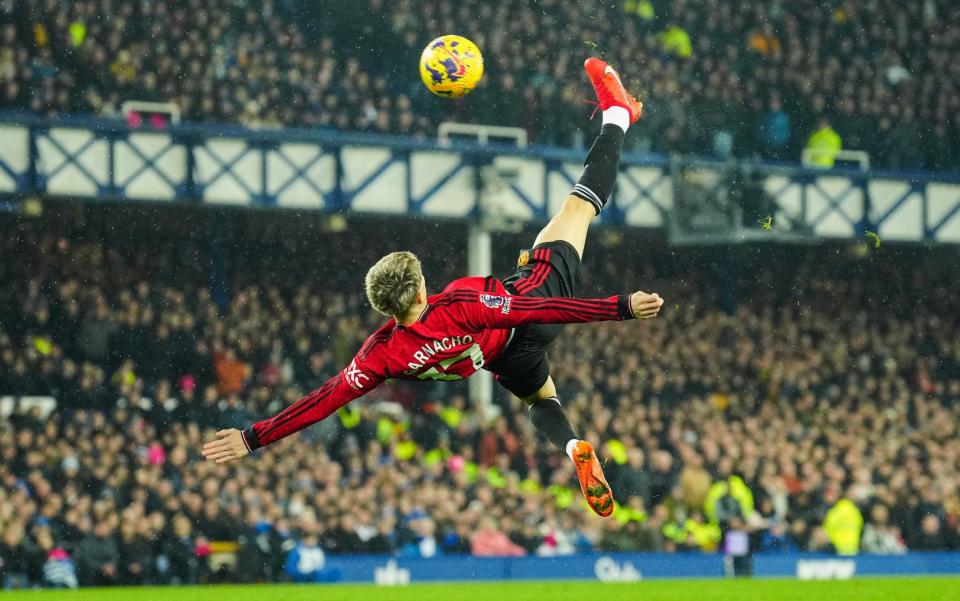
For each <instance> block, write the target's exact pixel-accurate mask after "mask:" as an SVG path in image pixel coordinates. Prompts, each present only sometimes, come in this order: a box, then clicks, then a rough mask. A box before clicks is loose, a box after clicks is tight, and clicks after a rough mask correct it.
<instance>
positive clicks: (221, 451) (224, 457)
mask: <svg viewBox="0 0 960 601" xmlns="http://www.w3.org/2000/svg"><path fill="white" fill-rule="evenodd" d="M249 454H250V451H248V450H247V445H246V444H244V442H243V435H242V434H240V430H237V429H236V428H230V429H229V430H220V431H219V432H217V440H211V441H210V442H208V443H207V444H205V445H203V456H204V457H206V458H207V459H212V460H214V461H216V462H217V463H227V462H228V461H235V460H237V459H240V458H241V457H246V456H247V455H249Z"/></svg>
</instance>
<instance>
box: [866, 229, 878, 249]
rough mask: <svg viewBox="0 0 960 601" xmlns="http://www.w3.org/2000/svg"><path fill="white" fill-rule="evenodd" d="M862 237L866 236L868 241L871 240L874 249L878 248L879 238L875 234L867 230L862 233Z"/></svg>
mask: <svg viewBox="0 0 960 601" xmlns="http://www.w3.org/2000/svg"><path fill="white" fill-rule="evenodd" d="M863 235H864V236H866V237H867V238H868V239H870V240H873V247H874V248H880V236H878V235H877V233H876V232H871V231H869V230H868V231H866V232H864V234H863Z"/></svg>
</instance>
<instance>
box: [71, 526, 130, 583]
mask: <svg viewBox="0 0 960 601" xmlns="http://www.w3.org/2000/svg"><path fill="white" fill-rule="evenodd" d="M77 561H78V566H77V568H78V570H77V572H78V574H79V577H80V583H81V584H84V585H87V586H90V585H92V586H107V585H111V584H117V583H118V582H119V579H120V550H119V549H118V548H117V543H116V541H115V540H114V538H113V527H112V526H111V525H110V522H108V521H106V520H101V521H99V522H97V524H96V526H94V529H93V532H91V533H89V534H87V536H86V537H84V538H83V540H81V541H80V543H79V544H78V545H77Z"/></svg>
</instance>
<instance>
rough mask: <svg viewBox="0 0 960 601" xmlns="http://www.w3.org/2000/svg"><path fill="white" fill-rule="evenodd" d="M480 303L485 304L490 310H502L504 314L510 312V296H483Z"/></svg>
mask: <svg viewBox="0 0 960 601" xmlns="http://www.w3.org/2000/svg"><path fill="white" fill-rule="evenodd" d="M480 302H481V303H483V304H484V306H486V307H487V308H488V309H500V312H501V313H504V314H506V313H509V312H510V297H508V296H496V295H493V294H481V295H480Z"/></svg>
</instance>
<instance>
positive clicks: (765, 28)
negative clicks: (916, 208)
mask: <svg viewBox="0 0 960 601" xmlns="http://www.w3.org/2000/svg"><path fill="white" fill-rule="evenodd" d="M285 4H286V3H285V2H280V3H275V2H272V1H267V2H264V3H262V4H260V5H257V7H249V6H237V5H235V3H232V2H229V1H228V0H210V1H209V2H207V3H205V4H204V6H203V7H202V8H201V9H195V7H193V6H192V5H189V4H188V3H176V4H173V5H167V4H156V3H133V2H119V3H115V5H114V4H109V5H104V4H98V3H96V2H93V1H92V0H77V1H75V2H71V3H70V4H69V5H60V4H56V3H37V2H31V3H30V7H31V8H30V9H29V10H15V11H12V12H9V13H4V14H2V15H0V108H12V109H15V110H25V111H30V112H33V113H35V114H37V115H40V116H54V115H58V114H60V115H63V114H90V113H94V114H98V115H101V116H106V117H117V116H118V112H119V107H120V105H121V104H122V102H123V101H124V100H131V99H146V98H149V99H157V100H161V101H165V102H171V103H174V104H176V105H177V106H178V108H179V109H180V111H181V112H182V114H183V115H184V117H185V118H186V119H188V120H190V121H228V122H232V123H243V124H246V125H248V126H252V127H273V126H279V125H299V126H305V127H310V128H320V129H330V130H337V129H340V130H362V131H370V132H393V133H404V134H407V135H413V136H417V137H424V136H427V135H432V134H433V133H434V131H435V127H436V124H437V123H439V122H442V121H444V120H448V119H456V120H464V119H467V120H478V121H481V122H489V123H494V124H497V125H507V126H514V127H524V128H526V129H527V130H528V131H530V132H532V133H533V134H534V136H535V139H536V141H538V142H544V143H554V144H560V145H564V146H569V145H581V144H583V140H584V136H583V130H584V128H586V127H587V114H586V111H584V110H583V108H584V107H583V105H582V102H581V100H582V98H581V97H582V95H581V94H579V93H578V92H577V90H578V84H577V83H576V82H579V81H581V79H580V78H581V74H580V72H579V65H580V64H581V63H582V59H583V58H585V57H586V55H587V54H594V53H599V52H603V53H604V54H605V56H606V57H607V58H608V59H609V60H610V61H611V62H612V63H613V64H615V65H617V66H618V67H620V68H621V70H622V74H623V75H624V77H625V79H626V80H627V81H628V82H632V81H633V80H635V79H636V80H639V81H641V82H642V83H643V92H644V96H645V100H648V102H647V105H648V107H649V115H648V117H647V118H648V119H649V120H650V121H651V122H656V121H659V123H656V124H655V126H653V127H651V132H650V133H649V134H648V135H646V136H638V137H637V140H638V141H640V140H643V139H646V140H647V141H648V143H649V144H650V145H651V146H653V149H655V150H663V151H693V152H696V153H698V154H706V153H707V152H708V150H709V148H710V147H711V146H712V144H710V143H706V144H705V143H704V137H705V136H704V134H705V132H704V131H703V128H702V127H700V124H702V123H704V122H709V121H711V120H712V119H714V118H715V115H716V111H715V108H714V107H715V102H714V101H713V100H711V98H710V97H711V95H713V94H716V93H719V95H720V97H721V98H723V99H724V100H725V101H727V102H730V103H731V104H732V105H733V107H735V108H736V110H730V111H725V112H724V113H723V114H724V116H725V117H726V120H727V123H728V124H729V127H728V128H721V129H716V128H712V129H711V131H712V132H723V133H731V134H733V136H732V137H733V138H734V140H735V141H736V143H735V144H733V145H732V146H731V148H732V149H733V150H734V151H735V152H737V153H739V154H741V155H752V154H755V153H759V154H760V155H761V156H768V157H777V156H778V157H779V158H783V159H790V160H796V159H799V152H797V151H799V148H787V149H786V150H784V148H783V147H782V146H776V147H775V148H771V147H769V146H767V145H766V143H767V141H766V140H765V139H764V138H763V137H761V136H753V138H755V139H754V140H752V141H751V140H749V139H748V138H749V136H738V135H736V134H735V133H734V132H732V131H731V130H732V129H735V128H737V127H738V125H739V123H740V122H741V119H739V118H738V116H737V113H746V112H747V111H754V110H756V112H758V113H759V112H760V109H764V108H767V107H765V106H764V105H763V104H761V105H760V106H758V107H756V108H754V107H752V106H751V101H752V99H756V98H765V97H767V96H768V95H769V96H777V97H779V98H781V99H787V100H786V101H784V103H783V104H784V105H785V106H784V107H783V111H784V113H785V114H786V115H787V116H788V118H789V121H790V124H791V126H790V129H791V130H792V131H796V132H804V133H806V132H808V131H811V130H812V129H813V127H814V123H813V119H812V118H811V116H815V115H818V114H820V113H824V114H827V115H830V116H832V117H834V118H836V119H838V128H837V129H838V131H839V133H840V135H842V136H843V138H844V140H845V141H846V142H847V144H846V145H847V146H848V147H850V148H852V149H857V150H860V149H869V150H870V152H871V154H872V158H874V159H875V160H874V162H875V163H877V162H879V163H880V164H887V165H893V166H897V167H901V168H912V167H913V166H915V165H917V164H920V163H922V164H923V166H924V167H928V168H930V167H939V166H940V165H942V164H944V163H946V165H947V166H948V168H950V169H954V170H955V169H957V167H958V166H957V163H956V157H957V137H956V136H951V131H955V130H956V128H957V125H958V124H957V118H956V113H957V112H956V111H955V110H951V108H950V107H955V106H957V103H958V99H960V89H958V88H957V86H955V85H952V82H953V80H954V79H955V77H951V75H952V72H951V71H950V68H951V65H952V61H951V60H950V58H951V57H953V56H955V55H956V53H957V50H958V46H957V45H958V43H960V42H958V39H960V37H958V35H957V31H960V20H958V17H957V15H956V13H955V12H954V11H952V10H950V9H949V8H948V7H947V6H946V5H943V3H939V4H938V3H935V2H931V3H927V4H926V5H925V6H926V7H927V8H925V9H924V10H915V9H914V8H913V7H912V5H909V4H905V3H902V2H895V1H893V0H880V1H878V2H876V3H873V4H870V5H868V6H858V7H857V8H856V10H843V9H838V10H834V9H833V8H832V7H827V6H823V7H814V8H811V7H810V6H809V5H807V4H804V3H780V4H777V5H775V7H776V8H775V9H774V8H772V7H771V8H768V7H766V6H763V5H757V4H753V3H742V2H735V1H733V0H717V1H715V2H710V3H708V4H705V5H704V6H702V7H701V8H702V10H698V11H690V10H688V9H687V8H686V7H685V5H684V4H682V3H678V4H675V5H670V6H668V5H660V4H658V3H654V2H649V1H646V0H644V1H634V0H630V1H627V2H623V3H620V2H615V3H604V2H599V1H597V0H585V1H582V2H578V3H576V4H575V5H572V6H568V5H565V4H562V3H560V4H556V5H551V6H533V5H529V4H523V3H520V4H516V3H513V4H511V3H507V2H504V1H502V0H501V1H498V2H494V3H493V4H491V3H489V2H487V1H486V0H458V2H457V4H456V7H455V9H454V8H452V7H453V4H452V3H451V2H450V0H441V1H440V2H439V3H438V4H437V6H436V9H435V12H436V13H437V14H443V15H447V17H445V18H448V20H449V23H448V25H449V29H450V30H453V31H457V30H470V31H475V32H479V33H477V34H476V40H475V41H476V42H478V43H479V45H480V47H481V48H482V49H483V51H484V56H485V60H486V61H487V63H488V64H490V65H496V66H497V68H496V69H491V70H490V71H489V73H490V75H488V77H487V78H486V80H485V81H484V82H483V83H482V84H481V87H480V89H478V90H477V91H476V92H474V93H473V94H472V95H471V96H469V97H467V98H465V99H464V100H463V101H461V102H458V103H446V104H443V105H441V104H438V103H436V102H434V101H433V100H432V99H431V98H430V96H429V93H428V92H426V90H424V89H423V88H422V86H420V85H419V82H418V81H416V78H409V77H400V78H398V77H397V76H396V74H395V73H394V72H393V71H395V69H394V67H395V65H398V64H410V65H413V64H415V62H416V60H417V57H418V55H419V53H420V50H421V49H422V47H423V45H424V44H425V43H426V42H427V41H429V40H430V39H432V37H433V36H434V35H435V34H436V31H435V30H434V29H432V28H431V26H430V25H429V23H428V21H426V20H424V19H422V18H420V17H421V15H420V14H419V12H418V11H419V8H418V5H417V4H416V3H413V2H392V3H387V4H384V5H382V6H381V7H380V8H378V9H377V10H368V11H359V12H357V11H354V12H353V13H351V14H349V15H346V14H343V13H342V12H341V11H340V10H339V8H338V7H337V5H336V3H329V2H322V3H298V5H297V8H296V9H295V10H282V9H281V8H280V7H281V6H283V5H285ZM624 13H625V14H624ZM930 14H933V15H935V16H934V17H932V18H931V17H930V16H929V15H930ZM625 17H626V18H625ZM588 20H589V22H591V23H594V24H602V26H600V29H598V30H595V31H589V32H588V31H586V30H583V32H582V33H581V34H580V37H579V39H578V40H577V41H576V43H573V44H571V43H570V40H569V39H568V38H567V37H564V36H561V35H559V32H566V31H575V30H577V29H576V27H577V24H582V23H583V22H586V21H588ZM129 23H146V24H149V25H148V26H147V27H130V26H128V24H129ZM185 23H189V24H190V27H186V26H185ZM304 23H312V24H314V25H316V24H320V25H317V26H316V27H309V28H305V27H304V25H303V24H304ZM657 23H660V24H665V25H666V27H665V28H663V29H661V28H660V27H657V26H656V24H657ZM891 23H896V24H898V25H897V28H899V29H897V30H898V31H900V30H902V31H906V32H910V35H908V36H905V37H904V38H903V39H902V40H900V41H898V42H897V43H896V44H893V46H895V48H894V47H893V46H891V42H890V40H891V37H890V36H891V32H892V31H893V29H892V28H891V27H892V26H891V25H890V24H891ZM581 29H582V28H581ZM373 30H376V31H377V32H378V33H377V36H376V37H375V42H371V41H370V40H371V39H373V38H371V37H369V36H370V33H369V32H370V31H373ZM530 31H537V32H538V33H539V35H537V36H534V37H531V36H530V34H529V32H530ZM362 32H366V33H362ZM484 32H486V33H484ZM358 36H360V37H358ZM592 38H597V39H592ZM358 40H359V42H358ZM921 40H923V42H921ZM525 53H530V54H531V56H539V57H543V56H553V57H561V60H557V61H554V62H553V64H548V65H538V64H536V61H528V60H518V59H517V57H523V56H525ZM568 57H569V58H568ZM637 57H643V60H638V59H637ZM864 57H869V58H870V59H871V60H869V61H868V60H866V59H865V58H864ZM494 71H495V72H496V73H497V74H498V75H497V76H496V77H492V74H493V73H494ZM558 82H567V83H566V84H564V85H559V84H558ZM631 85H632V84H631ZM211 90H212V92H211ZM828 95H829V98H828ZM493 98H497V99H500V100H501V101H502V102H496V103H495V102H493V101H492V99H493ZM544 104H549V105H550V106H551V109H552V110H550V111H543V110H537V107H538V106H542V105H544ZM660 107H663V109H662V110H661V109H660ZM678 109H680V110H678ZM911 112H912V114H911ZM848 116H855V117H856V120H860V119H862V120H863V122H862V123H860V124H858V125H856V126H855V129H853V130H851V129H850V128H849V127H847V126H849V125H850V124H851V123H852V121H851V120H849V119H847V118H846V117H848ZM745 121H751V122H752V121H753V120H752V119H745ZM781 121H782V119H781ZM753 126H758V127H757V128H755V129H759V124H754V123H750V124H748V129H749V128H750V127H753ZM641 127H646V126H641ZM711 127H712V125H711ZM937 129H939V130H941V131H942V132H943V134H936V135H931V132H933V131H935V130H937ZM710 137H711V138H712V135H711V136H710ZM855 137H856V138H859V139H854V138H855ZM719 139H720V140H721V141H722V140H725V139H726V136H720V138H719ZM654 141H655V143H654ZM941 144H945V145H946V146H948V147H949V149H948V152H937V151H936V149H937V148H938V146H939V145H941ZM723 146H724V143H721V144H720V147H721V148H722V147H723ZM771 151H775V152H771ZM948 159H949V162H946V161H947V160H948ZM891 161H892V162H891Z"/></svg>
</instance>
